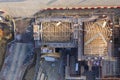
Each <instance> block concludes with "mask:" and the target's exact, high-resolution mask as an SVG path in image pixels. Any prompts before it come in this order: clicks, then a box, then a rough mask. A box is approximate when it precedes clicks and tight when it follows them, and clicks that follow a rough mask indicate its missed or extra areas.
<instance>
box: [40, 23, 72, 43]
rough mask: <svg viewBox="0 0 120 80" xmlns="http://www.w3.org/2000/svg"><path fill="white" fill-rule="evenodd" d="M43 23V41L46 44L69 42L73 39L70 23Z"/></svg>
mask: <svg viewBox="0 0 120 80" xmlns="http://www.w3.org/2000/svg"><path fill="white" fill-rule="evenodd" d="M57 23H58V22H43V23H42V27H43V28H42V40H43V41H45V42H68V41H70V39H71V31H72V30H71V27H70V25H71V24H70V23H67V22H62V23H61V24H59V25H57Z"/></svg>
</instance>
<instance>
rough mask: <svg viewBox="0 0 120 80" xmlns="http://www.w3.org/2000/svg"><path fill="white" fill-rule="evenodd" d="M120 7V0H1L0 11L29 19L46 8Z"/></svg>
mask: <svg viewBox="0 0 120 80" xmlns="http://www.w3.org/2000/svg"><path fill="white" fill-rule="evenodd" d="M103 6H107V7H109V6H114V7H116V6H120V0H0V9H2V10H4V11H6V12H8V13H9V14H10V15H12V16H14V17H29V16H32V15H33V14H34V13H36V12H38V11H40V10H42V9H46V8H79V7H103Z"/></svg>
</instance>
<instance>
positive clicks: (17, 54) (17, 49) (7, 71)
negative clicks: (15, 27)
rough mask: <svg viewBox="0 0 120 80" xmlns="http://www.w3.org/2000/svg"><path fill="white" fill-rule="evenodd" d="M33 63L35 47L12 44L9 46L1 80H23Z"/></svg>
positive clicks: (0, 74)
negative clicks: (27, 69)
mask: <svg viewBox="0 0 120 80" xmlns="http://www.w3.org/2000/svg"><path fill="white" fill-rule="evenodd" d="M32 61H33V45H32V44H27V43H12V44H9V45H8V48H7V53H6V56H5V61H4V64H3V67H2V70H1V72H0V80H22V78H23V76H24V73H25V70H26V68H27V67H28V65H30V64H31V63H32Z"/></svg>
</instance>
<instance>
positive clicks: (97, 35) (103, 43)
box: [84, 20, 112, 55]
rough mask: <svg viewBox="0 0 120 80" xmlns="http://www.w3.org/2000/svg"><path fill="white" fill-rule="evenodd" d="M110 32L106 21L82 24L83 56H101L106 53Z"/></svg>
mask: <svg viewBox="0 0 120 80" xmlns="http://www.w3.org/2000/svg"><path fill="white" fill-rule="evenodd" d="M111 35H112V30H111V27H110V25H109V22H108V21H105V20H97V21H96V22H85V23H84V54H87V55H103V54H107V52H108V43H109V42H110V36H111Z"/></svg>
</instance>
